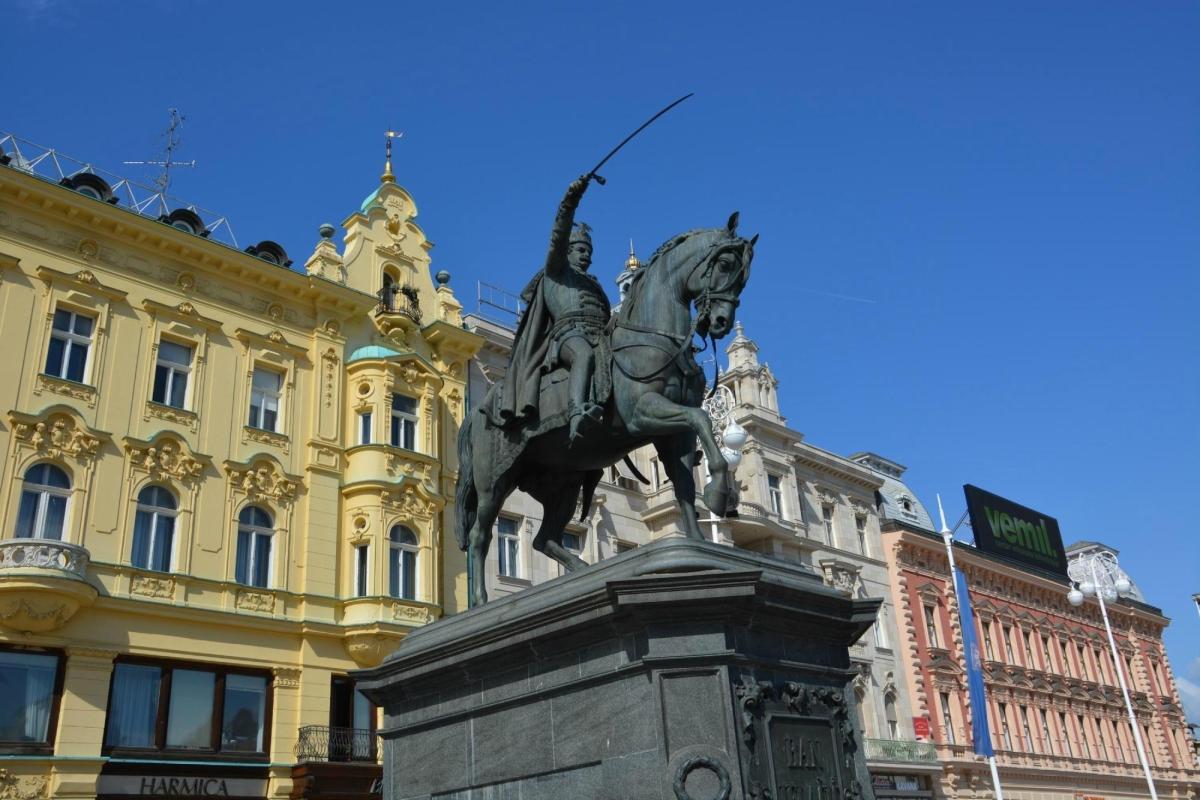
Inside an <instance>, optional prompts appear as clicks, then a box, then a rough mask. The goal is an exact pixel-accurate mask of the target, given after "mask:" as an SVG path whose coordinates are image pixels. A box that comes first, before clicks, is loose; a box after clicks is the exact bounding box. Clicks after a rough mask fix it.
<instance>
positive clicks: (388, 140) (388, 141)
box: [383, 131, 404, 182]
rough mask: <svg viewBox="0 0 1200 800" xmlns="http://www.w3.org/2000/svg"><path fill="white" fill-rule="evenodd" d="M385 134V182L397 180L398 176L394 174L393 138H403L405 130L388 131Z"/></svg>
mask: <svg viewBox="0 0 1200 800" xmlns="http://www.w3.org/2000/svg"><path fill="white" fill-rule="evenodd" d="M383 135H384V140H383V147H384V153H385V159H386V163H385V165H384V168H383V180H384V181H385V182H392V181H395V180H396V176H395V175H393V174H392V139H403V138H404V131H387V132H386V133H384V134H383Z"/></svg>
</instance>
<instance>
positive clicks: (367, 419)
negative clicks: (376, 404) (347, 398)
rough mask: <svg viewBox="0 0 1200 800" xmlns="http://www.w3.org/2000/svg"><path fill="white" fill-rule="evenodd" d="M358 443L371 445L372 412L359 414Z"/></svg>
mask: <svg viewBox="0 0 1200 800" xmlns="http://www.w3.org/2000/svg"><path fill="white" fill-rule="evenodd" d="M358 443H359V444H370V443H371V412H370V411H360V412H358Z"/></svg>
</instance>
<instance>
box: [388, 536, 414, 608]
mask: <svg viewBox="0 0 1200 800" xmlns="http://www.w3.org/2000/svg"><path fill="white" fill-rule="evenodd" d="M388 594H390V595H391V596H392V597H399V598H401V599H404V600H415V599H416V598H417V535H416V534H415V533H413V532H412V531H411V530H409V529H408V528H406V527H404V526H403V525H393V526H392V529H391V531H389V532H388Z"/></svg>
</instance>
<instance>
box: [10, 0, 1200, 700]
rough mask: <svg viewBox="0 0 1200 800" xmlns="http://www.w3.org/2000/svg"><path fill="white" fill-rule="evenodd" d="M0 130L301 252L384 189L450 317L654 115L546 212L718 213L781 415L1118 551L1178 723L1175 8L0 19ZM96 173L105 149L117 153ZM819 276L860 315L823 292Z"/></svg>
mask: <svg viewBox="0 0 1200 800" xmlns="http://www.w3.org/2000/svg"><path fill="white" fill-rule="evenodd" d="M4 6H5V8H4V18H5V24H4V25H3V28H2V29H0V52H2V53H3V74H4V76H5V81H4V103H3V111H2V112H0V129H2V130H8V131H11V132H15V133H17V134H18V135H20V136H22V137H25V138H28V139H32V140H33V141H36V142H39V143H43V144H48V145H52V146H55V147H58V148H60V149H62V150H63V151H64V152H66V153H69V154H71V155H75V156H78V157H80V158H83V159H87V160H92V161H95V162H96V163H98V164H99V165H101V166H104V167H107V168H109V169H114V170H122V169H123V168H122V167H121V166H120V162H121V161H122V160H125V159H144V158H150V157H153V156H152V154H153V152H154V150H155V148H156V147H157V145H158V135H159V131H160V130H161V128H162V127H163V125H164V123H165V121H166V109H167V108H168V107H169V106H178V107H179V108H180V109H182V110H183V111H184V113H185V114H186V115H187V126H186V128H185V130H184V136H185V139H184V149H183V151H182V152H181V154H180V155H181V157H182V158H189V159H190V158H195V159H196V160H197V161H198V162H199V167H198V168H197V169H195V170H191V171H188V172H186V173H184V172H182V171H181V172H180V174H179V177H178V178H177V180H176V182H175V184H174V187H173V189H174V192H175V193H176V194H178V195H179V196H181V197H184V198H187V199H188V200H190V201H192V202H195V203H197V204H199V205H202V206H205V207H208V208H212V209H215V210H218V211H220V212H222V213H224V214H226V215H228V216H229V217H230V218H231V220H232V222H233V228H234V231H235V232H236V234H237V235H238V238H239V240H240V241H241V243H242V244H243V245H244V244H247V243H250V242H253V241H258V240H259V239H262V238H272V239H276V240H278V241H280V242H282V243H283V244H284V246H285V247H286V248H287V249H288V250H289V252H290V253H291V254H292V255H293V257H294V258H296V260H297V261H298V262H302V261H303V260H304V258H305V257H306V256H307V254H308V253H309V252H310V251H311V247H312V246H313V244H314V243H315V241H316V239H317V234H316V230H317V226H318V225H319V224H320V223H322V222H325V221H330V222H334V223H339V222H341V221H342V220H343V219H345V217H346V216H347V215H348V214H349V213H350V212H351V211H353V210H354V209H355V208H357V206H358V204H359V202H360V201H361V200H362V198H363V197H364V196H365V195H367V194H368V193H369V192H370V191H372V190H373V188H374V187H375V185H376V182H377V178H378V175H379V173H380V167H381V149H382V148H381V140H382V136H381V134H382V132H383V131H384V130H385V129H386V128H387V127H388V126H395V127H399V128H401V129H403V130H404V131H405V132H406V136H405V139H404V141H403V143H402V144H400V145H399V147H398V150H397V156H396V159H395V161H396V172H397V175H398V178H399V181H400V182H401V183H402V184H403V185H404V186H405V187H407V188H408V189H409V190H410V191H411V192H412V193H413V195H414V196H415V197H416V200H417V203H418V205H419V208H420V210H421V215H420V218H419V222H420V223H421V224H422V226H423V227H424V229H425V231H426V232H427V234H428V235H429V236H430V237H431V238H432V239H433V240H434V241H435V242H436V243H437V248H436V249H435V251H434V263H435V268H445V269H448V270H450V272H451V273H453V276H454V277H453V285H454V286H455V288H456V289H457V291H458V293H459V296H460V297H461V298H462V299H463V301H464V303H465V304H466V305H467V306H468V307H473V306H474V294H475V291H474V290H475V283H476V281H477V280H480V279H486V280H488V281H491V282H493V283H498V284H501V285H504V286H508V287H511V288H512V289H514V290H515V289H518V288H519V287H520V286H522V285H523V283H524V282H525V280H526V279H527V277H528V276H529V274H530V273H531V272H532V270H534V269H535V268H536V267H537V266H539V264H540V262H541V259H542V257H543V255H544V248H545V242H546V236H547V233H548V228H549V224H550V221H551V218H552V215H553V211H554V208H555V205H556V203H557V202H558V199H559V196H560V194H561V192H562V190H563V189H564V188H565V187H566V185H567V183H568V182H569V181H570V180H571V179H572V178H573V177H574V176H576V175H578V174H579V173H580V172H583V171H585V170H586V169H588V168H589V167H591V166H592V164H593V163H594V162H595V161H597V160H598V159H599V158H600V156H602V155H603V154H604V153H605V152H607V150H608V149H609V148H610V147H611V146H613V145H614V144H615V143H616V142H618V141H619V140H620V139H621V138H622V137H623V136H624V135H625V134H626V133H627V132H628V131H629V130H631V129H632V128H633V127H635V126H636V125H637V124H639V123H640V122H641V121H642V120H643V119H644V118H645V117H647V116H649V115H650V114H651V113H653V112H654V111H655V110H657V108H659V107H660V106H662V105H663V104H665V103H666V102H668V101H669V100H671V99H674V98H675V97H677V96H679V95H681V94H683V93H685V92H689V91H694V92H696V97H694V98H693V99H692V100H690V101H688V102H687V103H685V104H684V105H683V106H681V107H680V108H679V109H677V110H676V111H674V112H672V114H670V115H669V116H668V117H665V118H664V119H663V120H661V121H660V123H658V124H657V125H655V126H654V127H653V128H651V129H650V130H648V131H647V132H646V133H645V134H643V135H642V136H641V137H640V138H639V139H637V140H636V141H635V142H634V143H633V144H631V145H630V146H629V147H628V148H627V149H626V151H624V152H622V153H621V154H620V155H619V156H618V157H617V158H616V159H614V161H613V162H612V163H611V165H610V166H609V167H607V168H606V169H605V171H604V172H605V175H606V177H608V179H609V184H608V186H606V187H598V186H594V187H593V188H592V189H590V190H589V192H588V195H587V196H586V197H585V199H584V204H583V208H582V210H581V213H580V217H581V218H583V219H586V220H587V221H589V222H590V223H592V224H593V226H594V227H595V231H596V233H595V236H596V261H595V266H594V267H593V269H594V270H595V271H597V272H598V273H600V274H601V275H602V277H604V278H605V279H607V278H608V277H609V276H611V275H615V273H616V272H617V270H618V269H619V266H620V264H621V261H622V259H623V256H624V254H625V250H626V247H627V242H628V240H629V238H630V237H632V238H633V239H634V241H635V242H636V244H637V248H638V251H639V252H640V253H641V254H642V255H646V254H647V253H649V251H651V250H652V249H653V248H654V247H656V246H657V245H658V244H659V243H660V242H661V241H662V240H663V239H665V238H666V237H667V236H669V235H671V234H673V233H676V232H678V231H681V230H684V229H687V228H692V227H697V226H709V225H716V224H719V223H721V222H723V221H724V220H725V218H726V216H727V215H728V214H729V212H730V211H732V210H734V209H735V208H736V209H740V210H741V212H742V225H743V230H744V231H748V232H755V231H757V232H759V233H761V235H762V239H761V241H760V243H759V246H758V248H757V252H756V259H755V265H754V266H755V269H754V275H753V280H752V283H751V285H750V287H749V289H748V290H747V292H746V295H745V296H744V298H743V301H744V302H743V305H742V319H743V320H744V322H745V325H746V329H747V332H748V333H749V334H750V335H751V336H753V337H754V338H756V339H757V340H758V341H759V343H760V345H761V347H762V354H763V356H764V357H765V358H766V359H767V360H768V361H769V362H770V364H771V366H772V369H774V371H775V373H776V374H777V375H778V377H779V379H780V381H781V393H780V394H781V397H782V400H783V405H784V412H785V413H786V415H787V416H788V420H789V423H790V424H791V425H793V426H794V427H796V428H798V429H799V430H801V431H804V432H805V434H806V435H807V437H808V439H809V440H810V441H812V442H813V443H814V444H817V445H819V446H821V447H825V448H827V449H831V450H834V451H837V452H841V453H847V454H848V453H850V452H853V451H855V450H860V449H870V450H874V451H877V452H879V453H882V454H884V455H886V456H888V457H890V458H893V459H895V460H898V461H900V462H902V463H904V464H907V465H909V467H910V472H909V476H908V477H909V480H910V483H911V485H912V486H913V488H914V489H915V490H916V491H917V492H918V493H919V494H920V496H921V497H922V499H923V500H924V501H925V502H926V503H927V504H930V505H931V506H932V504H933V500H934V493H935V492H941V493H942V494H943V495H944V496H945V497H946V498H947V500H948V506H949V513H952V514H953V515H954V516H955V517H957V515H958V513H959V512H960V510H961V509H962V506H963V500H962V494H961V489H960V488H959V487H960V486H961V485H962V484H963V483H964V482H970V483H974V484H977V485H979V486H982V487H985V488H987V489H990V490H992V491H994V492H996V493H998V494H1002V495H1005V496H1007V497H1010V498H1012V499H1014V500H1017V501H1018V502H1021V503H1024V504H1025V505H1029V506H1032V507H1034V508H1037V509H1039V510H1042V511H1044V512H1046V513H1048V514H1051V515H1054V516H1056V517H1057V518H1058V519H1059V521H1060V524H1061V526H1062V529H1063V532H1064V536H1065V537H1066V538H1067V539H1068V540H1074V539H1098V540H1102V541H1104V542H1107V543H1110V544H1112V545H1113V546H1115V547H1118V548H1119V549H1120V551H1121V559H1122V564H1123V565H1124V566H1125V567H1126V568H1127V570H1128V571H1129V572H1130V573H1131V574H1132V575H1133V577H1134V578H1135V580H1137V581H1138V582H1139V583H1140V584H1141V585H1142V586H1143V587H1144V589H1145V592H1146V594H1147V595H1148V597H1149V600H1150V601H1151V602H1153V603H1155V604H1157V605H1159V606H1161V607H1162V608H1163V609H1164V611H1165V612H1166V613H1167V614H1168V615H1169V616H1170V617H1171V618H1172V620H1173V622H1172V624H1171V627H1170V628H1169V630H1168V634H1167V641H1168V646H1169V649H1170V653H1171V656H1172V662H1173V666H1174V668H1175V671H1176V674H1177V675H1178V676H1179V677H1180V678H1183V679H1188V680H1190V681H1191V682H1192V686H1193V689H1192V691H1193V693H1194V694H1193V698H1192V704H1191V709H1190V710H1191V717H1192V718H1193V719H1196V720H1200V618H1198V616H1197V614H1196V611H1195V610H1194V608H1192V606H1191V603H1190V599H1189V598H1190V596H1191V594H1192V593H1193V592H1198V591H1200V545H1198V544H1197V534H1196V532H1195V528H1196V516H1195V514H1196V509H1195V506H1196V502H1195V500H1196V497H1197V483H1198V482H1197V478H1198V477H1200V476H1198V474H1197V473H1198V471H1200V470H1198V468H1197V463H1198V453H1197V450H1198V449H1200V448H1198V445H1200V435H1198V431H1200V427H1198V423H1197V412H1198V411H1200V403H1198V401H1197V398H1198V396H1200V391H1198V390H1200V368H1198V360H1200V358H1198V352H1200V347H1198V345H1200V322H1198V320H1200V314H1197V313H1196V311H1195V305H1196V303H1197V301H1198V300H1200V279H1198V278H1197V259H1198V255H1200V81H1198V80H1197V76H1200V47H1198V46H1197V42H1200V5H1197V4H1196V3H1192V2H1158V3H1153V4H1149V5H1147V4H1139V3H1130V2H1096V1H1095V0H1088V1H1087V2H1083V1H1077V2H1057V3H1049V4H1047V3H1043V2H1010V3H1004V4H1002V5H1000V6H995V7H990V8H981V7H979V6H973V7H971V8H969V9H968V8H967V7H965V6H963V4H961V3H921V4H912V3H905V4H886V3H884V4H880V3H870V4H863V3H824V4H821V5H820V6H817V5H816V4H811V5H809V4H800V3H745V4H741V7H739V6H738V5H737V4H731V3H728V2H722V3H707V2H705V3H694V2H692V3H678V4H670V3H649V2H645V1H644V0H643V1H642V2H636V3H604V4H600V3H593V4H576V3H562V2H544V3H532V2H529V3H479V4H463V3H450V2H445V3H416V4H406V3H387V4H383V3H345V4H341V5H338V6H334V5H328V6H327V5H325V4H320V5H318V4H315V3H303V2H292V3H288V4H282V3H276V4H266V3H264V4H251V3H239V4H234V3H231V2H215V3H212V2H210V3H203V4H201V3H191V2H188V3H183V2H181V3H172V4H169V10H168V6H167V4H159V3H145V2H124V3H116V4H114V3H103V4H102V3H99V2H90V1H89V0H79V1H78V2H66V0H62V2H59V1H58V0H24V1H23V2H6V3H4ZM124 169H126V170H129V169H135V168H124ZM829 294H837V295H849V296H853V297H857V298H862V299H864V300H868V301H871V302H862V301H860V300H846V299H839V298H836V297H831V296H829Z"/></svg>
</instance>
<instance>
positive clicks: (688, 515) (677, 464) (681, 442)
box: [654, 430, 704, 539]
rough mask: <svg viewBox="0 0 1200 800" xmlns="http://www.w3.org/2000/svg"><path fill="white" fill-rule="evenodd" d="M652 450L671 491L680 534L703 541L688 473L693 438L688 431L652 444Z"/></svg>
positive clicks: (693, 455)
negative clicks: (681, 532) (676, 505)
mask: <svg viewBox="0 0 1200 800" xmlns="http://www.w3.org/2000/svg"><path fill="white" fill-rule="evenodd" d="M654 448H655V449H656V450H657V451H658V459H659V461H661V462H662V464H663V468H664V469H665V470H666V472H667V477H668V478H670V479H671V487H672V488H673V489H674V490H675V502H676V503H677V504H678V505H679V518H680V525H681V526H682V527H683V532H684V533H686V534H687V535H688V536H689V537H691V538H692V539H703V538H704V534H703V533H702V532H701V531H700V523H699V522H698V521H697V520H696V476H695V474H694V473H693V472H692V469H693V468H694V467H695V466H696V437H695V436H694V435H693V434H692V432H691V431H690V430H689V431H686V432H684V433H677V434H675V435H674V436H669V437H668V436H664V437H662V438H660V439H656V440H655V442H654Z"/></svg>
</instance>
